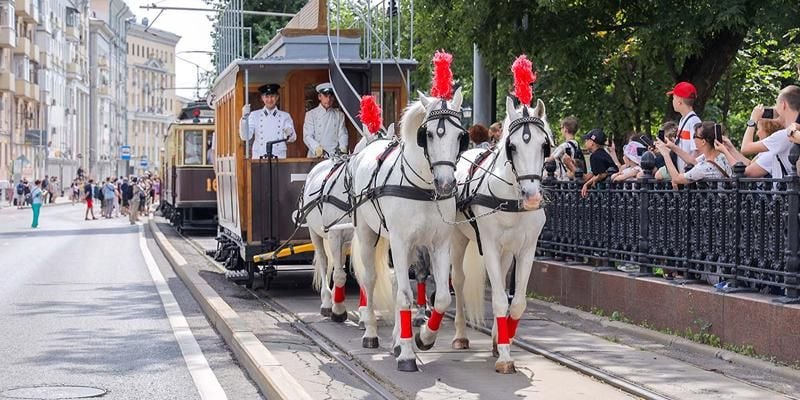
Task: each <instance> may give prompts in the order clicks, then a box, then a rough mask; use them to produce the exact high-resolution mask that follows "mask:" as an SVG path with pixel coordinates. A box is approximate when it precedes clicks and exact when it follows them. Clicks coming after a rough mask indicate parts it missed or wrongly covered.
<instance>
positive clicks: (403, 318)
mask: <svg viewBox="0 0 800 400" xmlns="http://www.w3.org/2000/svg"><path fill="white" fill-rule="evenodd" d="M400 339H411V310H400Z"/></svg>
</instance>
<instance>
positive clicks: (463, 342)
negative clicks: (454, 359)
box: [453, 338, 469, 350]
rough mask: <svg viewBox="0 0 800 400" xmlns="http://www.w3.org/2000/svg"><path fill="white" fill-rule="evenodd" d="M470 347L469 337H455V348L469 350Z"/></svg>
mask: <svg viewBox="0 0 800 400" xmlns="http://www.w3.org/2000/svg"><path fill="white" fill-rule="evenodd" d="M467 349H469V339H467V338H458V339H453V350H467Z"/></svg>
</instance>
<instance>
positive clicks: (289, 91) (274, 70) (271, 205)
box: [212, 0, 416, 286]
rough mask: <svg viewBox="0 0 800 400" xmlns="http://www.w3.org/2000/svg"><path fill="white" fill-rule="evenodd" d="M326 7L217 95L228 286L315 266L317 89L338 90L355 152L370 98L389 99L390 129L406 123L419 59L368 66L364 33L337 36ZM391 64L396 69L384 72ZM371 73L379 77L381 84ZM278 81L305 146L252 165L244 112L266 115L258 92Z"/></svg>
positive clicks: (318, 6) (226, 78) (222, 247)
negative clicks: (363, 104) (311, 199)
mask: <svg viewBox="0 0 800 400" xmlns="http://www.w3.org/2000/svg"><path fill="white" fill-rule="evenodd" d="M327 7H328V5H327V2H326V1H322V0H320V1H316V0H315V1H310V2H309V3H308V4H307V5H306V6H305V7H304V8H303V9H301V10H300V12H298V14H297V15H296V16H295V17H294V18H293V19H292V20H291V21H290V22H289V23H288V24H287V25H286V27H285V28H284V29H281V30H280V31H278V33H277V34H276V36H275V37H274V38H273V39H272V40H270V41H269V43H268V44H267V45H265V46H264V47H263V48H262V49H261V50H260V51H259V52H258V53H257V54H256V55H255V56H254V58H253V59H249V60H234V61H232V62H231V63H230V64H229V65H228V66H227V67H226V68H225V69H224V70H223V71H222V72H221V73H220V74H219V76H218V77H217V79H216V81H215V83H214V86H213V89H212V94H213V99H214V100H213V107H214V109H215V112H216V116H217V121H216V131H217V135H218V137H217V143H216V161H215V169H216V172H217V182H218V187H217V189H218V190H217V209H218V216H219V234H218V236H217V240H218V242H219V243H218V247H217V251H216V253H215V258H216V259H217V260H218V261H224V264H225V266H226V268H227V269H229V270H231V271H229V273H228V277H229V278H230V279H233V280H242V281H246V284H247V285H248V286H252V284H253V281H254V279H255V278H256V277H257V276H258V275H261V276H262V277H263V279H264V281H265V283H266V282H267V280H268V279H271V278H272V277H273V276H274V275H275V274H276V273H277V272H278V271H279V270H282V269H292V270H298V269H308V270H311V268H312V266H311V264H312V259H313V247H312V246H311V245H309V242H310V238H309V234H308V230H307V229H306V228H304V227H302V226H299V225H297V224H296V222H295V218H294V216H295V215H296V213H297V210H296V209H297V205H298V198H299V197H300V195H301V194H302V190H303V185H304V183H305V178H306V175H307V173H308V172H309V171H310V170H311V168H312V167H313V166H314V165H315V164H316V163H317V162H318V161H320V160H319V159H312V158H307V157H306V155H307V151H308V149H307V148H306V146H305V145H304V144H303V122H304V119H305V114H306V112H307V111H309V110H311V109H312V108H314V107H316V106H317V105H318V99H317V93H316V90H315V87H316V85H317V84H320V83H323V82H331V83H332V84H333V88H334V92H335V95H336V99H337V102H338V104H339V106H340V108H341V109H342V111H343V112H344V113H345V115H346V120H347V124H346V125H347V128H348V131H349V146H348V147H349V150H350V151H352V149H353V148H354V146H355V145H356V143H357V142H358V140H359V139H360V137H361V136H360V134H359V130H358V128H360V127H361V125H360V123H359V122H358V120H357V119H356V118H357V114H358V108H359V99H360V96H361V95H362V94H373V95H375V96H376V97H378V98H381V97H380V96H382V100H383V104H382V106H383V111H384V117H383V118H384V123H385V124H386V125H387V126H388V125H389V124H391V123H393V122H395V121H397V120H399V116H400V113H401V111H402V108H403V107H404V106H405V104H406V103H407V99H408V93H407V80H406V76H407V74H408V73H409V70H410V69H412V68H414V67H415V66H416V62H414V61H413V60H403V59H398V58H396V57H395V58H393V59H386V60H383V59H378V58H369V59H366V58H365V57H364V56H363V54H364V52H362V51H361V50H362V49H361V42H362V40H361V39H362V38H361V34H362V32H361V31H360V30H357V29H347V30H345V29H338V30H336V36H331V35H332V32H333V29H328V26H327V23H328V22H327V20H326V18H327V17H326V16H327V15H328V9H327ZM384 65H389V66H391V67H392V68H386V69H385V70H384ZM373 76H376V77H377V76H380V80H378V79H375V81H374V82H373V79H372V77H373ZM270 83H276V84H278V85H280V89H279V101H278V108H279V109H281V110H283V111H286V112H288V113H289V114H290V115H291V117H292V121H293V123H294V128H295V132H296V133H297V140H296V141H295V142H293V143H288V144H287V146H288V150H287V158H285V159H276V158H262V159H251V158H250V154H251V151H250V143H246V142H245V141H242V140H241V139H240V137H239V121H240V119H241V118H242V107H243V106H244V105H245V104H250V105H251V109H252V110H253V112H256V111H259V110H260V108H261V107H263V104H262V103H261V100H260V94H259V92H258V88H259V87H260V86H262V85H264V84H270ZM357 127H358V128H357ZM278 249H283V250H284V251H281V252H280V258H279V259H277V258H278V257H265V256H264V253H268V252H274V251H276V250H278ZM274 254H276V255H277V254H278V252H275V253H274ZM284 255H285V256H284Z"/></svg>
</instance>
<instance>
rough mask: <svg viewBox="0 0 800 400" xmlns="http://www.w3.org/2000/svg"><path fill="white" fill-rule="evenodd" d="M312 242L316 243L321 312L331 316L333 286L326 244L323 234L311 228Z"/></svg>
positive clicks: (323, 314)
mask: <svg viewBox="0 0 800 400" xmlns="http://www.w3.org/2000/svg"><path fill="white" fill-rule="evenodd" d="M308 231H309V234H310V236H311V243H312V244H313V245H314V285H315V286H317V285H318V289H319V296H320V300H321V302H322V305H321V306H320V309H319V313H320V314H322V316H323V317H330V316H331V307H332V305H331V288H330V286H329V282H328V273H327V272H328V270H327V269H328V261H329V260H328V256H327V255H326V254H325V245H324V240H323V239H322V236H320V235H318V234H316V233H315V232H314V231H313V230H312V229H309V230H308Z"/></svg>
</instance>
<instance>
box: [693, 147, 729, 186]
mask: <svg viewBox="0 0 800 400" xmlns="http://www.w3.org/2000/svg"><path fill="white" fill-rule="evenodd" d="M714 162H716V163H717V165H719V167H720V168H722V170H723V171H725V173H726V174H728V177H730V176H731V167H730V165H729V164H728V159H727V158H726V157H725V155H724V154H722V153H720V154H719V155H717V158H716V159H714ZM683 176H685V177H686V179H688V180H690V181H692V182H696V181H701V180H703V179H722V178H725V175H723V174H722V172H720V170H719V169H718V168H717V167H715V166H714V164H711V163H710V162H708V161H706V157H705V156H704V155H702V154H701V155H700V157H697V165H695V166H694V168H692V169H691V170H689V172H686V173H685V174H684V175H683Z"/></svg>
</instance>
